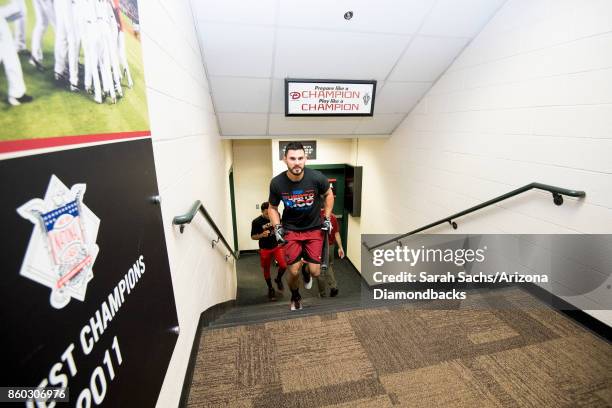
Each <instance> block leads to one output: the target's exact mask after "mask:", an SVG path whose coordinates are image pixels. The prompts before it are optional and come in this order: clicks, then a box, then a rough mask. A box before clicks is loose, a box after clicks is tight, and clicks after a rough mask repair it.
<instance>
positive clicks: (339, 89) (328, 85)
mask: <svg viewBox="0 0 612 408" xmlns="http://www.w3.org/2000/svg"><path fill="white" fill-rule="evenodd" d="M375 95H376V81H374V80H371V81H360V80H339V79H338V80H337V79H291V78H286V79H285V116H373V115H374V99H375Z"/></svg>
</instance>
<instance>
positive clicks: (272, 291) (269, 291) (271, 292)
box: [268, 288, 276, 302]
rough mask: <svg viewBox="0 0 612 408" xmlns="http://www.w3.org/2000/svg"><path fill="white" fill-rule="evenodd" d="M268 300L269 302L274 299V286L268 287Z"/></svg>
mask: <svg viewBox="0 0 612 408" xmlns="http://www.w3.org/2000/svg"><path fill="white" fill-rule="evenodd" d="M268 300H269V301H271V302H272V301H275V300H276V292H275V291H274V288H268Z"/></svg>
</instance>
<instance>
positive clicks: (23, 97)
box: [0, 0, 32, 106]
mask: <svg viewBox="0 0 612 408" xmlns="http://www.w3.org/2000/svg"><path fill="white" fill-rule="evenodd" d="M20 13H21V9H20V3H19V2H15V1H9V0H0V63H1V64H2V65H4V72H5V74H6V81H7V83H8V92H7V94H8V98H7V100H8V103H9V104H10V105H12V106H17V105H21V104H22V103H27V102H31V101H32V97H31V96H30V95H27V94H26V85H25V82H24V81H23V71H22V70H21V62H20V61H19V56H18V55H17V48H16V46H15V41H14V39H13V34H12V33H11V29H10V27H9V25H8V21H13V20H15V18H17V17H16V16H19V15H20Z"/></svg>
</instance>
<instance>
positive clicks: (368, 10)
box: [278, 0, 434, 34]
mask: <svg viewBox="0 0 612 408" xmlns="http://www.w3.org/2000/svg"><path fill="white" fill-rule="evenodd" d="M433 3H434V0H378V1H376V2H372V1H371V0H340V1H338V0H337V1H333V2H332V1H329V0H311V1H307V2H298V1H281V2H280V9H279V19H278V24H279V25H281V26H285V27H286V26H289V27H302V28H316V29H324V30H343V31H344V30H346V31H359V32H377V33H394V34H414V33H416V32H417V30H418V28H419V26H420V24H421V22H422V21H423V19H424V18H425V16H426V15H427V12H428V11H429V10H430V9H431V7H432V5H433ZM349 10H350V11H352V12H353V18H352V19H351V20H349V21H347V20H345V19H344V13H346V12H347V11H349Z"/></svg>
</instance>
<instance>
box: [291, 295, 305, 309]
mask: <svg viewBox="0 0 612 408" xmlns="http://www.w3.org/2000/svg"><path fill="white" fill-rule="evenodd" d="M291 310H302V297H301V296H300V295H297V296H292V297H291Z"/></svg>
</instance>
